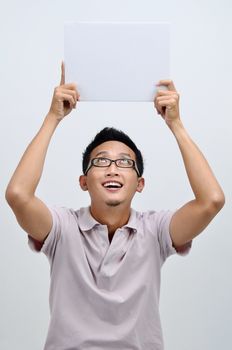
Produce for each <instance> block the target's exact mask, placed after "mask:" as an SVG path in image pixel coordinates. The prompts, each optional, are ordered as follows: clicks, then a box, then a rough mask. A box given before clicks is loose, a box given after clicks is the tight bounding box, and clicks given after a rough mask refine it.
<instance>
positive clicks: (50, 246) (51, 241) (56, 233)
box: [28, 207, 65, 260]
mask: <svg viewBox="0 0 232 350" xmlns="http://www.w3.org/2000/svg"><path fill="white" fill-rule="evenodd" d="M48 209H49V210H50V212H51V214H52V228H51V231H50V232H49V234H48V235H47V237H46V239H45V241H44V242H43V243H40V242H38V241H36V240H35V239H34V238H32V237H31V236H29V235H28V245H29V247H30V248H31V250H33V251H35V252H43V253H44V254H45V255H46V256H47V257H48V258H49V260H50V259H52V258H53V256H54V254H55V250H56V245H57V243H58V241H59V239H60V235H61V231H62V226H63V225H64V223H63V221H64V211H65V208H59V207H48Z"/></svg>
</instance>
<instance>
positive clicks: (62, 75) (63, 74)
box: [60, 61, 65, 85]
mask: <svg viewBox="0 0 232 350" xmlns="http://www.w3.org/2000/svg"><path fill="white" fill-rule="evenodd" d="M64 83H65V67H64V61H62V63H61V78H60V85H64Z"/></svg>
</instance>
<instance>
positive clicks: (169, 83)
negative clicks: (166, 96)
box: [156, 79, 176, 91]
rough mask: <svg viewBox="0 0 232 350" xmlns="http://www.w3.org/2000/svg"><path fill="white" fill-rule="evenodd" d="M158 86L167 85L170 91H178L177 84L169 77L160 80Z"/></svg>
mask: <svg viewBox="0 0 232 350" xmlns="http://www.w3.org/2000/svg"><path fill="white" fill-rule="evenodd" d="M156 85H157V86H162V85H163V86H166V88H167V89H168V90H169V91H176V88H175V85H174V83H173V81H172V80H169V79H164V80H160V81H159V82H158V84H156Z"/></svg>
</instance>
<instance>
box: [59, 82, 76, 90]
mask: <svg viewBox="0 0 232 350" xmlns="http://www.w3.org/2000/svg"><path fill="white" fill-rule="evenodd" d="M63 88H64V89H68V90H76V91H77V85H76V84H75V83H69V84H63V85H62V87H61V89H63Z"/></svg>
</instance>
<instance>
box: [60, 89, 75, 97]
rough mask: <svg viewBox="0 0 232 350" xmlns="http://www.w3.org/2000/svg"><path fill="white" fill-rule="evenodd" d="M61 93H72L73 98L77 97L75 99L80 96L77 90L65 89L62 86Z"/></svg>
mask: <svg viewBox="0 0 232 350" xmlns="http://www.w3.org/2000/svg"><path fill="white" fill-rule="evenodd" d="M59 93H61V94H67V95H71V96H73V98H74V99H75V100H77V97H78V95H79V94H78V92H77V91H76V90H70V89H64V88H62V89H61V88H60V90H59Z"/></svg>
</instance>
